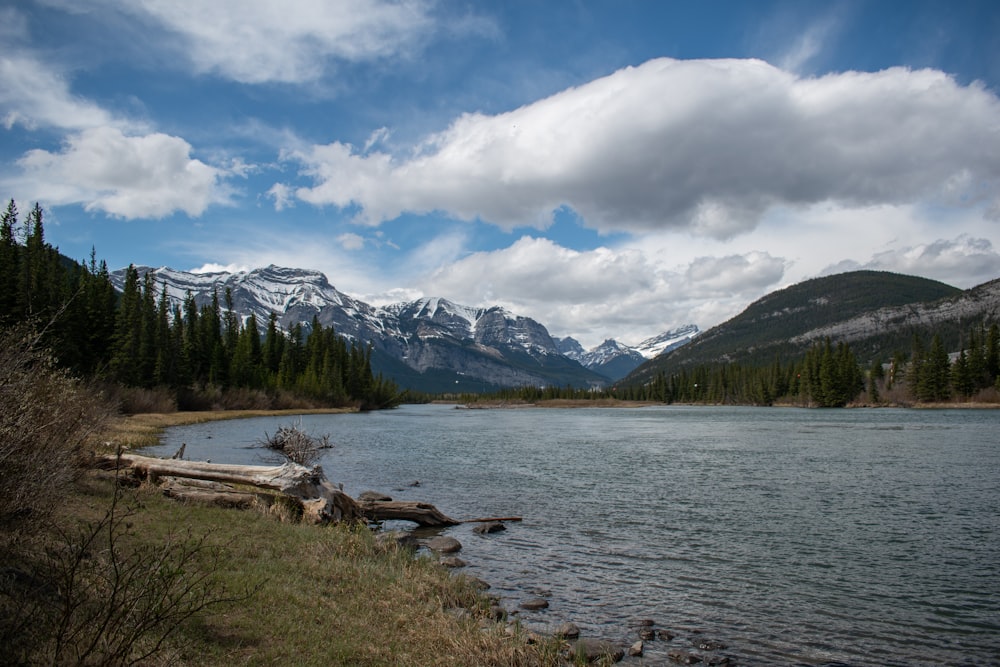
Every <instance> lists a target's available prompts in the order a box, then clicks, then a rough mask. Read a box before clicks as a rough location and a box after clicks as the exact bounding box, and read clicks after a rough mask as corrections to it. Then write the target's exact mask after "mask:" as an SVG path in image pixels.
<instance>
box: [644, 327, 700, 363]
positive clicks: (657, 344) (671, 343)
mask: <svg viewBox="0 0 1000 667" xmlns="http://www.w3.org/2000/svg"><path fill="white" fill-rule="evenodd" d="M697 335H698V325H696V324H685V325H684V326H681V327H678V328H676V329H673V330H672V331H664V332H663V333H661V334H659V335H657V336H653V337H652V338H647V339H646V340H644V341H642V342H641V343H639V344H638V345H636V346H635V348H634V349H635V350H636V351H637V352H638V353H639V354H641V355H642V356H643V357H645V358H646V359H652V358H653V357H658V356H660V355H661V354H663V353H664V352H670V351H671V350H675V349H677V348H678V347H680V346H681V345H686V344H687V343H690V342H691V339H693V338H694V337H695V336H697Z"/></svg>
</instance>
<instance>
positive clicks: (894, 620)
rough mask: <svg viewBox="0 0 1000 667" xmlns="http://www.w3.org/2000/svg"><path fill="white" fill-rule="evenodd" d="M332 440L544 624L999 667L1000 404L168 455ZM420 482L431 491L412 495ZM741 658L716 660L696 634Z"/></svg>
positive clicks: (196, 431) (323, 420)
mask: <svg viewBox="0 0 1000 667" xmlns="http://www.w3.org/2000/svg"><path fill="white" fill-rule="evenodd" d="M291 424H300V425H301V427H302V428H303V429H304V430H306V431H309V432H311V433H313V434H315V435H321V434H326V433H328V434H330V436H331V440H332V442H333V443H334V448H333V449H331V450H328V451H327V452H325V455H324V457H323V460H322V462H321V463H322V465H323V468H324V470H325V471H326V473H327V476H328V477H329V478H330V479H331V480H332V481H334V482H340V483H343V484H344V489H345V491H347V492H348V493H349V494H351V495H355V496H356V495H358V494H359V493H361V492H362V491H365V490H369V489H373V490H378V491H383V492H386V493H388V494H389V495H391V496H393V498H394V499H398V500H422V501H426V502H430V503H433V504H435V505H436V506H437V507H438V508H439V509H441V510H442V511H443V512H444V513H446V514H448V515H450V516H453V517H455V518H459V519H462V518H473V517H483V516H523V517H524V520H523V522H520V523H508V524H507V526H508V528H507V530H506V531H504V532H500V533H495V534H491V535H488V536H480V535H475V534H473V532H472V528H473V525H474V524H463V525H460V526H456V527H454V528H449V529H447V530H445V531H444V534H447V535H451V536H453V537H456V538H458V539H459V540H460V541H461V542H462V544H463V546H464V548H463V550H462V552H461V557H462V558H463V559H464V560H466V561H468V563H469V566H468V567H467V568H465V571H466V572H467V573H468V574H470V575H474V576H477V577H480V578H482V579H484V580H486V581H488V582H489V583H491V584H492V586H493V588H492V590H491V592H493V593H496V594H498V595H500V596H501V597H502V598H503V601H504V604H505V606H506V607H507V608H508V609H509V610H515V609H517V607H518V604H519V602H521V601H523V600H524V599H526V598H530V597H537V596H542V597H545V598H546V599H548V600H549V603H550V606H549V608H548V609H546V610H543V611H538V612H528V611H521V612H519V614H520V617H521V619H522V621H523V622H524V623H525V624H526V625H527V626H528V627H531V628H534V629H538V630H551V629H553V628H555V627H556V626H557V625H558V624H560V623H562V622H563V621H573V622H575V623H576V624H577V625H578V626H580V628H581V630H582V634H583V635H585V636H597V637H602V638H606V639H612V640H614V641H617V642H620V643H621V644H623V645H628V644H630V643H631V642H632V641H635V639H637V634H636V632H637V631H636V628H635V623H636V621H637V620H638V619H652V620H654V621H655V622H656V627H657V628H661V629H666V630H669V631H670V632H671V633H672V634H674V635H675V638H674V639H673V640H670V641H663V640H657V641H652V642H648V643H647V644H646V650H647V652H646V657H645V658H643V660H642V661H641V662H640V661H639V660H638V659H626V660H625V661H624V662H623V664H645V665H649V664H663V663H664V662H665V661H666V654H667V650H668V649H672V648H678V647H680V648H685V647H686V648H689V649H692V650H694V652H696V653H699V654H705V655H719V656H721V655H726V656H730V657H731V658H733V659H735V661H736V662H737V663H738V664H743V665H769V664H804V665H822V664H841V663H845V664H851V665H986V664H991V665H998V664H1000V444H998V441H1000V411H998V410H903V409H879V410H865V409H853V410H805V409H795V408H787V409H786V408H743V407H680V406H662V407H644V408H625V409H599V408H576V409H534V408H526V409H498V410H470V409H459V408H456V407H455V406H448V405H419V406H403V407H401V408H399V409H396V410H390V411H381V412H374V413H366V414H338V415H308V416H303V417H291V418H289V417H283V418H256V419H247V420H239V421H228V422H213V423H208V424H197V425H192V426H185V427H178V428H174V429H170V430H169V431H168V432H167V434H166V436H165V437H164V440H163V442H164V444H163V445H162V446H161V447H159V448H157V449H156V450H155V452H156V453H158V454H160V455H163V454H167V455H169V454H172V453H173V452H174V451H175V450H176V449H177V448H178V447H179V446H180V443H182V442H184V443H187V452H186V456H185V458H188V459H211V460H212V461H214V462H232V463H264V462H278V461H279V460H280V459H277V458H275V456H274V454H273V453H271V452H269V451H268V450H265V449H261V448H259V447H257V446H256V443H257V442H258V441H259V440H260V439H262V438H263V437H264V434H265V432H266V433H274V431H275V430H276V429H277V427H278V426H279V425H291ZM418 481H419V486H415V485H414V484H415V482H418ZM706 641H707V642H719V643H721V644H723V645H725V648H721V649H718V650H716V651H714V652H709V653H707V654H706V652H705V651H702V650H699V649H697V648H696V645H697V644H698V643H702V642H706Z"/></svg>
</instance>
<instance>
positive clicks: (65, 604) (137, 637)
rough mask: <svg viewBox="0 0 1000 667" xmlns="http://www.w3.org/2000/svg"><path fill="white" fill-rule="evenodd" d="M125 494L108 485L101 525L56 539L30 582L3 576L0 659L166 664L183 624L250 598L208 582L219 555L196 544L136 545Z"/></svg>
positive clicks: (188, 539) (179, 538) (132, 510)
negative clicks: (110, 495)
mask: <svg viewBox="0 0 1000 667" xmlns="http://www.w3.org/2000/svg"><path fill="white" fill-rule="evenodd" d="M123 494H124V491H123V487H122V486H121V485H116V487H115V491H114V496H113V500H112V502H111V505H110V507H109V508H108V509H107V510H106V512H105V513H104V515H103V516H102V517H101V518H99V519H97V520H95V521H92V522H89V523H84V524H81V525H79V526H78V528H76V529H70V530H60V531H58V539H56V540H55V541H54V542H53V543H52V544H51V546H50V547H49V549H48V550H47V553H46V554H45V555H44V556H43V557H41V558H38V559H37V560H35V561H34V562H33V563H32V567H33V571H32V572H31V573H30V574H28V573H26V572H25V571H21V570H17V569H15V568H8V569H7V570H8V572H12V573H14V575H13V576H10V577H8V579H7V580H0V608H3V611H4V612H6V615H5V619H4V621H3V622H2V623H0V649H2V651H3V653H5V654H7V655H9V656H10V657H11V658H12V659H16V660H18V661H19V662H24V663H26V664H35V663H39V664H54V665H61V664H74V665H135V664H149V662H150V660H151V659H152V658H154V657H156V658H168V657H169V654H170V653H171V649H173V648H175V647H172V646H171V645H170V641H171V638H172V637H173V636H174V635H175V634H176V633H177V631H178V629H179V628H180V627H181V625H182V624H183V623H185V622H186V621H188V620H189V619H191V618H193V617H195V616H197V615H199V614H201V613H202V612H204V611H206V610H208V609H210V608H214V607H216V606H219V605H223V604H226V603H229V602H234V601H237V600H242V599H246V598H247V597H249V596H250V595H251V594H252V591H250V590H248V591H246V592H243V593H241V594H240V595H236V596H234V595H232V594H230V593H229V592H228V590H227V589H226V587H225V586H224V585H223V584H222V583H221V581H220V579H219V578H218V577H217V575H216V574H215V572H216V571H217V569H218V566H219V564H220V563H221V562H222V559H223V558H224V555H225V553H224V549H223V548H222V547H219V546H215V545H211V544H209V543H208V542H207V541H206V537H204V536H203V537H200V538H198V537H193V536H192V535H190V534H182V535H168V536H167V538H166V539H165V541H164V542H162V543H150V542H144V541H142V540H139V539H136V537H137V536H136V535H135V533H134V530H133V526H134V523H135V520H136V512H137V509H136V508H137V506H138V505H137V503H135V502H126V501H125V499H124V495H123ZM18 578H19V579H21V580H22V582H21V583H20V585H19V583H18V581H17V579H18ZM24 582H27V583H29V584H30V585H28V586H26V585H25V583H24Z"/></svg>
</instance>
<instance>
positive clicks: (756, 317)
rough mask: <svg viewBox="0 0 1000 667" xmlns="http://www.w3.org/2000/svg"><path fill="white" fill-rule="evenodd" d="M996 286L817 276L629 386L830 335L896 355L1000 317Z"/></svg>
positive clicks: (770, 354)
mask: <svg viewBox="0 0 1000 667" xmlns="http://www.w3.org/2000/svg"><path fill="white" fill-rule="evenodd" d="M995 282H996V281H995ZM992 284H993V283H988V284H987V285H985V286H980V288H974V289H973V290H969V291H968V292H964V293H963V292H962V291H961V290H959V289H958V288H955V287H952V286H950V285H946V284H944V283H941V282H937V281H934V280H928V279H926V278H918V277H914V276H905V275H900V274H895V273H888V272H882V271H854V272H851V273H843V274H838V275H833V276H825V277H822V278H814V279H812V280H807V281H805V282H802V283H799V284H797V285H792V286H791V287H787V288H785V289H783V290H778V291H776V292H772V293H771V294H768V295H766V296H764V297H762V298H761V299H759V300H757V301H755V302H754V303H752V304H750V305H749V306H748V307H747V308H746V309H745V310H744V311H743V312H742V313H740V314H739V315H737V316H736V317H734V318H732V319H730V320H728V321H727V322H724V323H723V324H720V325H718V326H716V327H713V328H712V329H710V330H708V331H706V332H704V333H702V334H701V335H699V336H698V337H697V338H696V339H695V340H694V341H693V342H691V343H690V344H688V345H685V346H684V347H682V348H680V349H678V350H675V351H674V352H671V353H669V354H666V355H664V356H662V357H659V358H657V359H655V360H653V361H650V362H647V363H646V364H643V365H642V366H640V367H639V368H637V369H636V370H635V371H634V372H633V373H632V374H631V375H629V377H628V378H626V379H625V380H624V382H626V383H639V382H647V381H649V380H650V379H652V378H653V377H654V376H655V375H657V374H658V373H660V372H664V373H667V374H669V373H672V372H675V371H676V370H677V369H679V368H681V367H684V366H694V365H700V364H706V363H708V364H710V363H719V362H725V361H744V362H749V363H768V362H770V361H771V360H773V359H774V358H775V356H778V357H780V358H783V359H787V358H789V357H791V356H795V355H798V354H801V353H802V352H804V351H805V350H806V349H807V348H808V347H809V346H810V345H811V344H812V342H813V341H815V340H820V339H822V338H823V337H825V336H830V338H831V339H832V340H834V341H841V340H842V341H844V342H848V343H851V344H852V347H854V348H855V351H856V353H857V354H858V356H859V358H861V359H862V360H864V359H867V358H875V357H876V356H879V355H881V356H884V357H888V356H891V354H892V353H893V351H895V350H896V349H903V350H908V349H909V341H910V339H911V338H912V335H913V332H914V331H930V330H931V328H934V329H935V332H938V331H937V330H938V329H939V328H940V327H941V326H943V325H944V324H945V323H948V322H951V321H952V320H953V319H954V318H956V317H957V318H959V319H961V320H963V321H967V320H969V319H970V318H976V317H981V316H983V315H988V314H989V313H993V315H992V316H993V317H995V316H996V304H997V301H996V298H995V291H994V290H993V289H992V288H990V287H988V286H989V285H992ZM977 290H979V291H978V292H977ZM977 295H978V296H977ZM949 304H950V305H949ZM962 326H964V325H963V324H961V323H960V322H959V321H957V320H956V321H955V323H954V325H953V326H949V327H947V329H948V331H949V332H952V331H953V332H954V337H955V339H956V343H957V336H958V332H959V331H960V330H961V328H962ZM948 335H949V336H951V335H952V334H951V333H949V334H948Z"/></svg>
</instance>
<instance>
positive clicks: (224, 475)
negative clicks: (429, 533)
mask: <svg viewBox="0 0 1000 667" xmlns="http://www.w3.org/2000/svg"><path fill="white" fill-rule="evenodd" d="M98 466H99V467H102V468H104V469H112V468H115V467H119V466H120V467H121V468H127V469H130V470H132V472H133V474H135V475H136V476H138V477H140V478H142V479H149V480H150V481H152V482H153V483H158V484H160V486H161V488H162V489H163V492H164V494H165V495H167V496H169V497H171V498H177V499H179V500H194V501H200V502H209V503H213V504H216V505H223V506H226V507H251V506H253V505H254V504H255V503H265V504H267V503H269V502H270V498H272V497H273V495H274V494H278V495H281V496H284V497H287V498H290V499H292V500H293V501H294V502H296V503H298V504H299V505H300V506H301V508H302V512H303V520H306V521H309V522H312V523H330V522H333V523H339V522H341V521H361V520H366V521H397V520H398V521H412V522H414V523H416V524H418V525H420V526H428V527H437V526H454V525H457V524H459V523H469V522H481V521H520V520H521V518H520V517H504V518H488V519H466V520H465V521H459V520H457V519H453V518H451V517H449V516H447V515H446V514H444V513H442V512H441V511H440V510H438V509H437V508H436V507H434V505H431V504H429V503H423V502H417V501H404V500H364V499H362V500H354V499H353V498H351V497H350V496H348V495H347V494H346V493H344V492H343V491H341V490H340V489H338V488H337V487H335V486H334V485H333V484H331V483H330V481H329V480H328V479H327V478H326V476H325V475H324V474H323V469H322V468H320V467H319V466H315V467H313V468H307V467H305V466H302V465H299V464H297V463H292V462H288V463H285V464H283V465H280V466H249V465H232V464H224V463H208V462H205V461H184V460H181V459H159V458H154V457H150V456H140V455H138V454H129V453H125V454H121V455H120V456H117V457H116V456H107V457H104V458H102V459H99V460H98ZM247 487H249V488H247ZM261 489H266V490H268V491H271V492H273V493H272V494H267V493H262V492H261V491H260V490H261Z"/></svg>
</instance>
